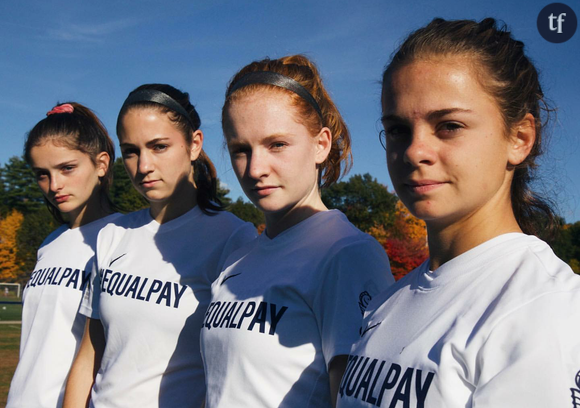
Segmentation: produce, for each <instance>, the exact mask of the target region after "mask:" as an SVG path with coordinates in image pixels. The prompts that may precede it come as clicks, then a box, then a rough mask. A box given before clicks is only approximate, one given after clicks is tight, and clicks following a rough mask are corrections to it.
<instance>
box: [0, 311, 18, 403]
mask: <svg viewBox="0 0 580 408" xmlns="http://www.w3.org/2000/svg"><path fill="white" fill-rule="evenodd" d="M2 306H6V305H0V316H3V313H5V312H7V310H8V308H7V309H6V310H3V309H2ZM21 308H22V307H21ZM7 315H9V316H12V317H14V316H16V317H17V318H16V319H15V320H20V312H18V313H16V312H14V311H11V312H10V314H8V313H7ZM2 320H8V319H4V318H2ZM19 348H20V324H0V355H1V356H2V358H0V407H5V406H6V398H7V397H8V388H9V387H10V381H11V380H12V375H13V374H14V370H16V364H17V363H18V350H19Z"/></svg>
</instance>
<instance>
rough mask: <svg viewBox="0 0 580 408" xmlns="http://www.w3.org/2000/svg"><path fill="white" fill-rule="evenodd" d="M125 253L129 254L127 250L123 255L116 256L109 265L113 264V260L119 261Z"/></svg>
mask: <svg viewBox="0 0 580 408" xmlns="http://www.w3.org/2000/svg"><path fill="white" fill-rule="evenodd" d="M125 255H127V253H126V252H125V253H124V254H123V255H121V256H118V257H116V258H115V259H113V260H112V261H111V263H109V266H111V265H113V262H115V261H118V260H119V259H121V258H122V257H124V256H125Z"/></svg>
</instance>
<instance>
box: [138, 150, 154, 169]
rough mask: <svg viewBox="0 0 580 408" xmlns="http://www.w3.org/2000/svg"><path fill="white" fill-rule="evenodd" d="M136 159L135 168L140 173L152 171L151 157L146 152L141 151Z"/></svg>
mask: <svg viewBox="0 0 580 408" xmlns="http://www.w3.org/2000/svg"><path fill="white" fill-rule="evenodd" d="M138 160H139V161H138V168H137V169H138V171H139V173H140V174H148V173H151V172H152V171H153V158H152V157H151V155H150V154H149V153H148V152H141V154H139V159H138Z"/></svg>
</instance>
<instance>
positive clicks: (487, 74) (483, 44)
mask: <svg viewBox="0 0 580 408" xmlns="http://www.w3.org/2000/svg"><path fill="white" fill-rule="evenodd" d="M458 54H463V55H467V56H469V57H472V58H473V62H474V68H475V69H476V73H477V74H478V80H479V82H480V84H481V85H482V87H483V88H484V89H485V90H486V91H487V92H488V93H489V94H490V95H491V96H493V97H494V99H495V101H496V102H497V104H498V107H499V110H500V112H501V114H502V117H503V120H504V126H505V128H506V130H511V129H512V127H513V126H514V125H515V124H517V123H518V122H519V121H521V120H522V119H523V118H524V116H525V115H526V114H527V113H531V114H532V115H533V117H534V119H535V126H536V140H535V142H534V145H533V147H532V149H531V151H530V153H529V155H528V157H527V158H526V159H525V160H524V161H523V162H522V163H521V164H519V165H518V166H516V168H515V170H514V177H513V181H512V185H511V202H512V208H513V212H514V215H515V217H516V220H517V222H518V224H519V226H520V228H521V229H522V231H523V232H524V233H526V234H533V235H541V236H542V237H544V238H551V237H552V236H553V234H554V231H555V229H556V216H555V213H554V210H553V209H552V205H551V203H550V201H549V200H547V199H545V198H543V197H541V196H540V195H539V194H538V193H536V192H534V191H532V189H531V187H530V184H531V182H532V181H533V180H535V177H536V176H535V171H534V170H535V169H536V167H537V164H536V158H537V157H538V156H540V155H541V154H542V153H543V150H542V136H543V132H542V130H543V128H544V126H545V124H546V123H547V119H548V116H549V113H550V112H552V111H553V109H551V108H550V107H549V106H548V104H547V103H546V101H545V99H544V94H543V92H542V88H541V86H540V82H539V78H538V72H537V70H536V68H535V67H534V65H533V63H532V62H531V61H530V60H529V59H528V57H527V56H526V55H525V53H524V43H522V42H521V41H517V40H515V39H514V38H513V37H512V36H511V33H510V32H509V31H508V29H507V27H506V26H505V24H502V25H501V26H500V27H498V24H497V23H496V21H495V20H494V19H493V18H486V19H484V20H482V21H481V22H479V23H477V22H475V21H471V20H451V21H446V20H443V19H441V18H436V19H434V20H433V21H431V22H430V23H429V24H428V25H426V26H425V27H422V28H420V29H418V30H417V31H415V32H413V33H411V34H410V35H409V36H408V37H407V39H406V40H405V41H404V42H403V44H402V45H401V46H400V47H399V49H398V50H397V51H396V52H395V53H394V55H393V56H392V59H391V62H390V63H389V64H388V65H387V67H386V69H385V71H384V73H383V95H382V98H383V100H384V97H385V92H387V87H386V84H387V83H388V82H389V78H390V75H391V74H392V73H393V72H394V71H396V70H397V69H399V68H401V67H403V66H405V65H407V64H409V63H411V62H413V61H415V60H420V59H428V58H430V57H438V56H443V57H445V56H453V55H458Z"/></svg>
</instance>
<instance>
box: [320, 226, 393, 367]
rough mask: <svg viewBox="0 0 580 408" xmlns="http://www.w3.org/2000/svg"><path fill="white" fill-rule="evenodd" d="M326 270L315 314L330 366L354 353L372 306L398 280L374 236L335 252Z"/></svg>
mask: <svg viewBox="0 0 580 408" xmlns="http://www.w3.org/2000/svg"><path fill="white" fill-rule="evenodd" d="M325 269H326V270H325V271H324V274H323V276H324V281H323V282H321V284H320V287H319V288H318V290H319V292H318V296H317V298H316V301H315V302H314V313H315V315H316V318H317V321H318V323H319V329H320V334H321V338H322V352H323V354H324V358H325V361H326V365H327V367H328V365H329V364H330V362H331V360H332V358H334V357H335V356H338V355H348V354H349V353H350V349H351V347H352V345H353V344H354V343H355V342H356V341H357V340H358V339H359V337H360V335H359V330H360V327H361V321H362V317H363V314H364V311H365V309H366V307H367V306H368V303H369V302H370V300H371V299H372V298H373V296H376V295H377V294H378V293H380V292H382V291H383V290H385V289H386V288H388V287H389V286H390V285H392V284H393V283H394V279H393V275H392V274H391V269H390V266H389V259H388V257H387V254H386V252H385V250H384V249H383V248H382V247H381V246H380V245H379V243H378V242H376V241H375V240H374V239H373V238H372V237H370V236H365V237H364V238H363V239H359V240H358V241H356V242H355V243H352V244H349V245H347V246H344V247H341V248H340V249H338V250H337V251H335V252H334V255H333V256H332V258H331V259H330V260H329V261H328V262H327V264H326V266H325Z"/></svg>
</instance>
